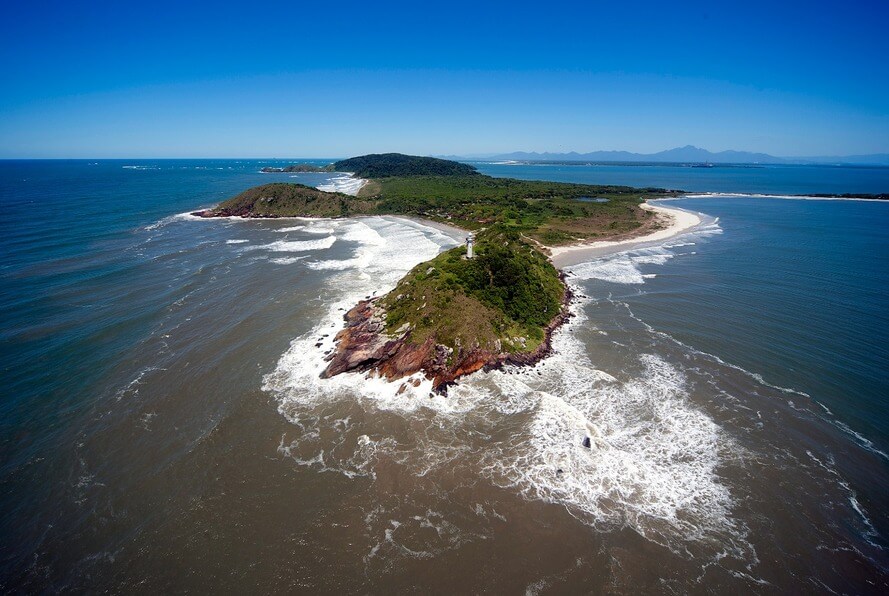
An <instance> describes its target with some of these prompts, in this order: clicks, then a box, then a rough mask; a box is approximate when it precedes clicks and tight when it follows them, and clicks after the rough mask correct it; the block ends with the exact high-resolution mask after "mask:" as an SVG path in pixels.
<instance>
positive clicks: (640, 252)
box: [568, 220, 722, 284]
mask: <svg viewBox="0 0 889 596" xmlns="http://www.w3.org/2000/svg"><path fill="white" fill-rule="evenodd" d="M720 233H722V228H720V227H719V223H718V221H717V220H714V221H713V222H710V223H708V224H704V225H702V226H699V227H698V228H696V229H695V231H693V232H690V233H687V234H683V235H682V236H679V237H678V238H676V239H671V240H670V241H669V242H665V243H663V244H661V245H658V246H652V247H648V248H637V249H632V250H627V251H623V252H617V253H613V254H608V255H605V256H602V257H599V258H595V259H592V260H589V261H587V262H584V263H579V264H577V265H573V266H571V267H569V268H568V270H569V271H570V272H571V273H572V274H573V275H574V276H576V277H577V278H578V279H600V280H603V281H609V282H612V283H620V284H643V283H645V280H646V279H651V278H653V277H654V276H655V274H650V273H649V274H643V273H642V271H641V270H640V268H639V266H640V265H664V264H666V263H667V262H668V261H669V260H670V259H672V258H674V257H675V256H676V255H677V253H676V252H675V251H674V250H673V249H676V248H683V247H687V246H694V245H695V244H696V240H698V239H701V238H705V237H707V236H712V235H714V234H720ZM692 254H694V253H692Z"/></svg>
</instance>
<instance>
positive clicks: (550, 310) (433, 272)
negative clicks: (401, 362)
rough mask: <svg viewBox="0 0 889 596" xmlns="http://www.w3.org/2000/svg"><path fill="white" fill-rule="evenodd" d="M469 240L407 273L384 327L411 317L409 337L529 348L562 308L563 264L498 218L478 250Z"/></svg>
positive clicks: (456, 346)
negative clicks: (472, 250)
mask: <svg viewBox="0 0 889 596" xmlns="http://www.w3.org/2000/svg"><path fill="white" fill-rule="evenodd" d="M465 254H466V249H465V247H462V246H461V247H458V248H454V249H451V250H449V251H447V252H444V253H442V254H440V255H439V256H437V257H436V258H434V259H432V260H431V261H427V262H425V263H422V264H420V265H417V266H416V267H415V268H414V269H413V270H412V271H411V272H410V273H408V274H407V275H406V276H405V277H404V278H403V279H402V280H401V281H400V282H399V283H398V286H397V287H396V288H395V289H394V290H392V291H391V292H390V293H389V294H387V295H386V296H385V297H383V299H382V304H383V306H384V307H385V309H386V312H387V316H386V327H387V329H388V330H389V331H390V332H393V333H394V332H395V331H397V330H398V329H400V328H402V327H403V326H404V325H405V324H409V325H410V326H411V328H412V335H411V341H412V342H413V343H422V342H424V341H425V340H426V339H427V338H428V337H430V336H433V335H434V336H435V341H436V343H439V344H443V345H445V346H448V347H450V348H453V351H452V354H457V353H459V351H460V348H464V349H472V348H475V347H478V348H481V349H483V350H489V351H491V352H494V353H499V352H501V351H502V352H528V351H532V350H533V349H534V348H536V347H537V346H538V345H539V344H540V343H541V342H542V341H543V339H544V327H546V325H547V324H548V323H549V322H550V321H551V320H552V319H553V317H555V316H556V314H558V313H559V311H560V308H561V301H562V296H563V293H564V291H565V288H564V285H563V284H562V282H561V280H560V279H559V274H558V271H556V269H555V268H554V267H553V266H552V264H551V263H550V262H549V261H548V260H547V258H546V257H545V256H544V255H543V254H542V253H540V251H538V250H536V249H535V248H534V247H533V246H531V245H529V244H528V243H527V242H525V241H523V239H522V238H521V236H520V235H519V233H518V232H517V231H516V230H513V229H510V228H508V227H506V226H502V225H498V226H494V227H493V228H489V229H487V230H484V231H482V232H480V233H479V234H478V235H477V238H476V256H475V257H474V258H472V259H466V258H465Z"/></svg>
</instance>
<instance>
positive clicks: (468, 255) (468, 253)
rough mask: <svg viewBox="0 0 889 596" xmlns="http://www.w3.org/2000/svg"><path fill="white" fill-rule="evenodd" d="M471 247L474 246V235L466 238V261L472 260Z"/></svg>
mask: <svg viewBox="0 0 889 596" xmlns="http://www.w3.org/2000/svg"><path fill="white" fill-rule="evenodd" d="M473 246H475V234H469V236H467V237H466V258H467V259H471V258H472V254H473V253H472V248H473Z"/></svg>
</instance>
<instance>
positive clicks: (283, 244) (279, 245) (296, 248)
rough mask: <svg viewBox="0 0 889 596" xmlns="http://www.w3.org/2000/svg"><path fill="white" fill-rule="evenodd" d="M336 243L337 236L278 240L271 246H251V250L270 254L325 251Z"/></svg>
mask: <svg viewBox="0 0 889 596" xmlns="http://www.w3.org/2000/svg"><path fill="white" fill-rule="evenodd" d="M335 242H336V236H327V237H326V238H321V239H319V240H276V241H275V242H271V243H269V244H260V245H258V246H250V247H248V249H249V250H267V251H270V252H308V251H312V250H325V249H328V248H330V247H331V246H333V245H334V243H335Z"/></svg>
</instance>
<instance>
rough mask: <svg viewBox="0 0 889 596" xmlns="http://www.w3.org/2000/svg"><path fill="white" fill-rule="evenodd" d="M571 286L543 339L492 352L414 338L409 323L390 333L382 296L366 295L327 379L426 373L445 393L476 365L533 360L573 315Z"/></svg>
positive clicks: (350, 318) (350, 315)
mask: <svg viewBox="0 0 889 596" xmlns="http://www.w3.org/2000/svg"><path fill="white" fill-rule="evenodd" d="M571 298H572V295H571V291H570V290H569V289H568V288H567V286H566V289H565V295H564V297H563V300H562V308H561V310H560V312H559V313H558V314H557V315H556V316H555V317H554V318H553V320H552V321H550V323H549V324H548V325H547V326H546V328H545V329H544V333H545V338H544V341H543V342H542V343H541V344H540V345H539V346H538V347H537V348H536V349H534V350H533V351H530V352H519V353H508V352H499V353H498V352H492V351H489V350H484V349H480V348H478V347H474V346H468V347H459V346H458V347H456V348H455V347H452V346H446V345H443V344H440V343H437V342H436V338H435V336H434V335H433V336H430V337H428V339H426V340H425V341H424V342H422V343H414V342H412V341H411V329H410V328H409V327H408V326H407V325H405V326H404V327H402V328H401V329H399V330H397V331H396V332H395V333H392V334H389V333H387V332H386V322H385V321H386V313H385V310H384V309H383V307H382V305H381V304H380V303H379V300H378V299H376V298H374V299H371V300H362V301H361V302H359V303H358V304H357V305H356V306H355V307H354V308H352V309H351V310H350V311H349V312H347V313H346V315H345V321H346V326H345V328H344V329H343V330H341V331H340V332H339V333H338V334H337V336H336V338H335V339H336V341H337V346H336V349H335V350H334V352H333V353H332V354H330V355H329V356H328V357H327V360H328V362H329V364H328V365H327V368H326V369H325V370H324V372H323V373H322V374H321V376H322V377H323V378H328V377H332V376H334V375H338V374H340V373H344V372H350V371H354V372H367V371H371V370H373V371H376V372H377V373H378V374H380V375H382V376H384V377H386V378H387V379H388V380H390V381H394V380H397V379H401V378H404V377H407V376H410V375H412V374H414V373H416V372H423V373H424V374H425V376H426V378H427V379H431V380H432V387H433V389H434V390H435V391H437V392H439V393H446V392H447V387H448V386H449V385H452V384H454V382H455V381H456V380H457V379H459V378H460V377H462V376H464V375H468V374H471V373H473V372H475V371H477V370H493V369H496V368H499V367H501V366H504V365H506V364H513V365H533V364H535V363H536V362H538V361H539V360H541V359H543V358H545V357H546V356H548V355H549V354H550V353H551V352H552V347H551V337H552V334H553V332H554V331H555V330H556V329H557V328H558V327H559V326H560V325H562V324H563V323H564V322H565V321H567V320H568V318H569V317H570V316H571V314H570V312H569V310H568V304H569V302H570V300H571Z"/></svg>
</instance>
